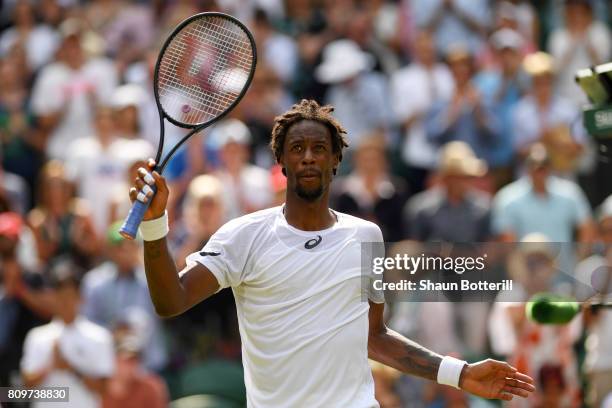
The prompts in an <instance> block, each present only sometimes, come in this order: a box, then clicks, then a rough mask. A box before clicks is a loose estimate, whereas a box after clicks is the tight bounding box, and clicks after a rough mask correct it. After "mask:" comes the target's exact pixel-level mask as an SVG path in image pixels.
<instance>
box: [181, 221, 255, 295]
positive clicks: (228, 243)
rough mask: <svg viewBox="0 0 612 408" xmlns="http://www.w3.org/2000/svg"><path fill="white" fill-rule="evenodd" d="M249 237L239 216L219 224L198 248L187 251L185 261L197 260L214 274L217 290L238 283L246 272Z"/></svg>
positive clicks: (194, 261) (237, 284)
mask: <svg viewBox="0 0 612 408" xmlns="http://www.w3.org/2000/svg"><path fill="white" fill-rule="evenodd" d="M251 244H252V241H251V239H250V234H248V232H247V231H246V228H245V227H244V224H243V221H241V219H240V218H237V219H234V220H232V221H230V222H228V223H227V224H225V225H223V226H222V227H221V228H219V230H218V231H217V232H216V233H214V234H213V236H212V237H211V238H210V240H209V241H208V242H207V243H206V245H204V248H202V250H201V251H199V252H194V253H192V254H190V255H189V256H188V257H187V259H186V263H187V265H188V266H189V265H193V264H194V263H199V264H201V265H203V266H205V267H206V268H208V270H210V272H211V273H212V274H213V275H214V276H215V278H216V279H217V281H218V282H219V290H221V289H225V288H228V287H236V286H240V284H241V283H242V282H243V281H244V279H245V275H246V265H247V259H248V256H249V253H250V248H251Z"/></svg>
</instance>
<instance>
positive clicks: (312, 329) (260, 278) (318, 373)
mask: <svg viewBox="0 0 612 408" xmlns="http://www.w3.org/2000/svg"><path fill="white" fill-rule="evenodd" d="M335 214H336V215H337V218H338V221H337V222H336V223H335V224H334V225H333V226H332V227H330V228H328V229H325V230H322V231H301V230H298V229H296V228H294V227H292V226H290V225H289V224H288V223H287V221H286V220H285V217H284V215H283V211H282V207H274V208H270V209H267V210H262V211H258V212H255V213H252V214H248V215H245V216H243V217H240V218H237V219H234V220H232V221H230V222H228V223H227V224H225V225H224V226H223V227H221V228H220V229H219V230H218V231H217V232H216V233H215V234H214V235H213V237H212V238H211V239H210V241H209V242H208V243H207V244H206V245H205V246H204V248H203V250H202V251H201V252H199V253H198V252H196V253H193V254H191V255H190V256H189V257H188V258H187V263H188V264H193V263H194V262H199V263H201V264H202V265H204V266H206V267H207V268H208V269H209V270H210V271H211V272H212V273H213V275H215V277H216V278H217V280H218V282H219V285H220V287H221V288H226V287H231V288H232V290H233V292H234V297H235V299H236V309H237V313H238V321H239V324H240V336H241V339H242V357H243V364H244V372H245V383H246V389H247V401H248V403H247V405H248V407H252V408H260V407H265V408H274V407H344V408H358V407H359V408H371V407H378V403H377V402H376V400H375V399H374V383H373V380H372V374H371V370H370V367H369V365H368V327H369V326H368V323H369V321H368V311H369V304H368V302H367V301H366V299H370V300H371V301H373V302H376V303H383V302H384V297H383V294H382V293H381V292H375V291H373V290H371V291H370V290H368V289H367V288H368V287H370V288H371V287H372V285H367V284H364V285H363V286H362V275H361V242H382V233H381V231H380V228H379V227H378V226H377V225H376V224H373V223H371V222H368V221H364V220H361V219H359V218H356V217H353V216H350V215H346V214H342V213H337V212H335ZM307 247H310V249H307ZM217 254H218V255H217ZM370 278H371V277H366V279H370Z"/></svg>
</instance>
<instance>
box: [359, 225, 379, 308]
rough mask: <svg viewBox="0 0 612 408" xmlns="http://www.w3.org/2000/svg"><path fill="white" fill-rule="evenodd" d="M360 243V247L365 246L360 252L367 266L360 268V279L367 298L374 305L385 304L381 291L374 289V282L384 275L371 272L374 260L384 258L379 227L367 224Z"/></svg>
mask: <svg viewBox="0 0 612 408" xmlns="http://www.w3.org/2000/svg"><path fill="white" fill-rule="evenodd" d="M361 242H362V245H363V244H365V246H364V247H362V251H365V253H364V254H363V257H362V260H363V261H365V262H367V266H366V267H365V268H362V273H363V274H364V275H363V276H362V278H363V279H364V283H365V284H366V287H367V293H366V295H367V298H368V300H369V301H372V302H374V303H385V294H384V292H383V290H382V289H376V287H377V285H375V284H374V282H375V281H377V280H381V279H383V278H384V275H382V274H376V273H374V270H373V265H374V259H375V258H384V256H385V243H384V240H383V235H382V231H381V230H380V227H378V225H376V224H373V223H369V224H368V226H367V227H366V228H364V234H363V237H362V240H361Z"/></svg>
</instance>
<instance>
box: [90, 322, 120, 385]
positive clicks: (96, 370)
mask: <svg viewBox="0 0 612 408" xmlns="http://www.w3.org/2000/svg"><path fill="white" fill-rule="evenodd" d="M95 358H96V360H97V361H96V364H95V366H93V367H91V369H90V370H88V371H89V372H86V374H89V375H91V376H92V377H95V378H109V377H112V376H113V375H114V373H115V347H114V344H113V338H112V336H111V334H110V332H107V333H105V334H104V335H103V336H101V337H100V339H99V344H98V347H97V349H96V353H95Z"/></svg>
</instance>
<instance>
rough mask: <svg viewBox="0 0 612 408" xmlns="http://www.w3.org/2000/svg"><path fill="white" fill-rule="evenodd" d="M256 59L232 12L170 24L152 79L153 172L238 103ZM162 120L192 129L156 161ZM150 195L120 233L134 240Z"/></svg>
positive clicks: (136, 205) (137, 203) (245, 31)
mask: <svg viewBox="0 0 612 408" xmlns="http://www.w3.org/2000/svg"><path fill="white" fill-rule="evenodd" d="M256 64H257V50H256V48H255V40H254V39H253V35H252V34H251V33H250V32H249V30H248V29H247V28H246V27H245V26H244V24H242V23H241V22H240V21H238V20H237V19H235V18H234V17H232V16H229V15H227V14H223V13H201V14H196V15H194V16H191V17H189V18H188V19H187V20H185V21H183V22H182V23H181V24H179V25H178V27H176V28H175V29H174V31H173V32H172V34H170V36H169V37H168V38H167V39H166V42H165V43H164V46H163V47H162V49H161V52H160V53H159V57H158V59H157V63H156V64H155V75H154V78H153V91H154V94H155V102H156V103H157V109H158V111H159V126H160V135H159V146H158V148H157V154H156V156H155V163H156V167H155V170H156V171H158V172H159V173H160V174H161V173H163V171H164V168H165V167H166V164H167V163H168V160H169V159H170V158H171V157H172V155H173V154H174V153H175V152H176V151H177V149H178V148H179V147H180V146H181V145H182V144H183V143H184V142H185V141H186V140H187V139H189V138H190V137H191V136H193V135H194V134H196V133H198V132H200V131H201V130H203V129H205V128H206V127H208V126H210V125H211V124H213V123H214V122H216V121H217V120H219V119H221V118H222V117H223V116H225V115H226V114H227V113H228V112H229V111H231V110H232V109H233V108H234V106H236V104H237V103H238V102H239V101H240V99H242V97H243V96H244V94H245V93H246V91H247V89H248V87H249V85H250V84H251V80H252V79H253V74H254V73H255V65H256ZM164 119H167V120H168V121H169V122H170V123H173V124H174V125H176V126H180V127H182V128H185V129H191V131H190V132H189V133H188V134H187V135H185V136H184V137H183V138H182V139H181V140H180V141H179V142H178V143H177V144H176V145H175V146H174V147H173V148H172V149H171V150H170V151H169V152H168V154H167V155H166V156H165V158H164V159H163V161H161V163H160V159H161V154H162V151H163V148H164ZM152 187H153V192H154V193H155V188H154V186H152ZM151 200H152V197H150V198H149V200H148V201H147V203H143V202H141V201H139V200H136V201H134V204H133V206H132V208H131V210H130V212H129V214H128V216H127V218H126V219H125V222H124V223H123V226H122V227H121V229H120V231H119V232H120V233H121V235H122V236H124V237H125V238H127V239H134V237H135V236H136V232H137V231H138V226H139V225H140V223H141V222H142V218H143V216H144V213H145V211H146V210H147V208H148V207H149V204H150V203H151Z"/></svg>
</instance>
